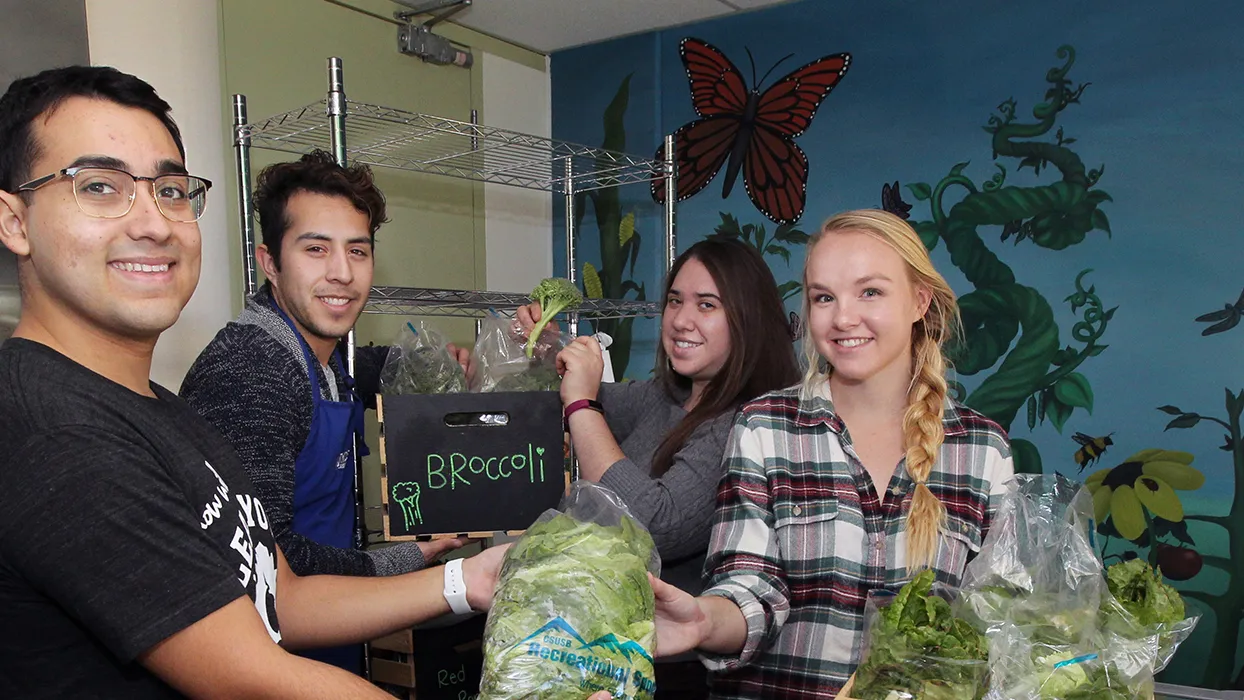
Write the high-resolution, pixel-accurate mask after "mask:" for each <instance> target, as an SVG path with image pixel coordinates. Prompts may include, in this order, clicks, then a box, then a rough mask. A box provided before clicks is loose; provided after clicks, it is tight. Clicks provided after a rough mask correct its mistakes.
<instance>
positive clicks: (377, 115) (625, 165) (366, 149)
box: [234, 100, 664, 192]
mask: <svg viewBox="0 0 1244 700" xmlns="http://www.w3.org/2000/svg"><path fill="white" fill-rule="evenodd" d="M345 124H346V139H345V141H346V158H347V159H348V160H349V161H350V162H355V163H366V164H368V165H374V166H380V167H386V168H398V169H401V170H413V171H416V172H425V173H433V174H437V175H448V176H450V177H458V178H464V179H468V180H479V181H483V182H495V183H500V184H504V185H514V186H517V187H526V188H529V189H536V190H545V191H549V192H565V191H566V189H567V172H566V163H567V162H569V163H570V164H571V168H572V170H571V172H572V175H571V179H572V183H571V184H572V185H573V189H574V191H576V192H578V191H586V190H595V189H600V188H602V187H613V186H615V185H626V184H632V183H638V182H650V181H651V180H652V177H653V175H654V174H657V173H660V172H662V168H663V167H664V166H663V164H662V163H661V162H659V161H656V160H652V159H648V158H640V157H638V156H633V155H629V154H626V153H620V152H617V151H609V150H605V149H601V148H591V147H589V146H581V145H578V144H574V143H568V142H565V141H554V140H552V139H547V138H544V137H541V136H532V135H530V134H523V133H519V132H516V131H507V130H505V129H495V128H492V127H488V126H482V125H479V124H470V123H468V122H460V121H455V120H453V119H446V118H444V117H435V116H430V115H427V114H419V113H417V112H406V111H403V110H400V109H393V108H390V107H380V106H378V105H372V104H366V103H363V102H352V101H347V102H346V119H345ZM237 129H238V132H237V133H236V134H235V135H234V137H235V138H236V139H238V140H240V141H242V142H245V140H246V139H249V141H250V145H251V146H252V147H255V148H265V149H269V150H275V151H285V152H288V153H299V154H302V153H307V152H310V151H312V150H314V149H317V148H318V149H323V150H327V151H331V150H332V147H331V143H330V133H331V127H330V122H329V118H328V101H327V100H320V101H319V102H315V103H313V104H310V105H308V106H306V107H302V108H300V109H295V110H291V111H289V112H285V113H283V114H278V115H276V116H274V117H270V118H268V119H265V120H263V121H260V122H255V123H253V124H247V125H243V126H240V127H237Z"/></svg>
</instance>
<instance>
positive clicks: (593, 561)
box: [479, 514, 656, 700]
mask: <svg viewBox="0 0 1244 700" xmlns="http://www.w3.org/2000/svg"><path fill="white" fill-rule="evenodd" d="M654 546H655V545H654V544H653V542H652V536H651V535H649V534H648V532H647V531H646V530H644V529H643V528H642V527H640V526H639V525H638V524H637V523H636V522H635V521H634V520H632V519H631V518H629V517H623V518H622V520H621V523H620V524H619V525H617V526H604V525H598V524H595V523H590V522H582V521H579V520H576V519H575V518H574V517H572V516H570V515H567V514H559V515H556V516H554V517H553V518H551V519H549V520H547V521H543V522H537V523H536V524H535V525H533V526H532V527H531V528H529V529H528V530H527V532H526V533H525V534H524V535H523V537H522V538H520V539H519V541H518V542H517V543H516V544H515V545H514V546H513V547H512V548H511V549H510V551H509V552H507V553H506V557H505V563H504V564H503V565H502V568H501V575H500V577H499V579H498V583H497V591H496V594H495V596H494V597H493V604H492V610H491V611H490V612H489V614H488V625H487V628H486V630H485V633H484V637H485V640H484V670H483V678H482V681H481V684H480V695H479V697H480V700H511V699H513V700H517V699H518V698H534V697H539V698H546V699H552V700H557V699H559V698H567V699H571V698H573V700H583V698H585V697H587V696H588V695H590V694H591V693H592V692H596V691H598V690H608V691H610V692H611V693H612V695H613V697H614V698H628V699H638V698H643V699H645V700H646V699H649V698H651V697H652V694H653V691H654V689H655V685H654V683H653V680H652V679H653V667H652V650H653V644H654V643H655V635H656V631H655V627H654V625H653V615H654V602H653V596H652V587H651V586H650V585H649V583H648V577H647V574H648V563H649V561H650V560H651V558H652V555H653V549H654Z"/></svg>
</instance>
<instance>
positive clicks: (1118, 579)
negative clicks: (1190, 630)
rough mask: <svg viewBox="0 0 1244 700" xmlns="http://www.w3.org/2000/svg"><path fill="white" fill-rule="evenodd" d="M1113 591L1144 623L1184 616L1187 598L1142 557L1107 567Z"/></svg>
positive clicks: (1124, 605)
mask: <svg viewBox="0 0 1244 700" xmlns="http://www.w3.org/2000/svg"><path fill="white" fill-rule="evenodd" d="M1106 585H1107V586H1108V587H1109V588H1110V594H1111V595H1112V596H1114V598H1115V600H1117V601H1119V604H1120V605H1122V606H1123V608H1124V609H1125V610H1127V611H1128V612H1129V613H1131V614H1132V615H1134V616H1135V617H1136V620H1137V621H1138V622H1139V623H1140V624H1141V625H1144V626H1146V627H1147V626H1149V625H1155V624H1162V623H1172V622H1179V621H1180V620H1182V619H1184V599H1183V598H1181V597H1180V595H1179V591H1176V590H1175V589H1174V588H1172V587H1171V586H1169V585H1167V584H1166V583H1163V581H1162V572H1161V571H1154V570H1153V569H1151V568H1149V564H1148V562H1146V561H1145V560H1144V559H1140V558H1139V557H1138V558H1136V559H1132V560H1131V561H1125V562H1120V563H1117V564H1113V565H1111V566H1110V567H1108V568H1107V569H1106Z"/></svg>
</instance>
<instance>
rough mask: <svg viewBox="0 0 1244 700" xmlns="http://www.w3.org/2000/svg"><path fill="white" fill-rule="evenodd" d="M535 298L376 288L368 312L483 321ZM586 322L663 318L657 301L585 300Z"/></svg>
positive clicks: (582, 312) (582, 308)
mask: <svg viewBox="0 0 1244 700" xmlns="http://www.w3.org/2000/svg"><path fill="white" fill-rule="evenodd" d="M530 303H531V297H529V296H527V295H525V294H514V293H510V292H473V291H466V290H458V289H420V288H415V287H372V288H371V297H370V298H369V299H368V300H367V308H366V311H367V313H373V314H399V315H403V316H456V317H459V318H483V317H485V316H486V315H487V314H488V312H489V311H490V310H496V311H499V312H509V311H510V310H511V309H516V308H518V307H519V306H522V305H524V304H530ZM578 313H579V319H580V320H582V321H591V320H600V319H606V318H628V317H632V316H659V315H660V314H661V305H660V304H659V303H657V302H655V301H615V300H612V299H584V300H583V305H582V306H580V307H579V309H578Z"/></svg>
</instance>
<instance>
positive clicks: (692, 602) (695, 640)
mask: <svg viewBox="0 0 1244 700" xmlns="http://www.w3.org/2000/svg"><path fill="white" fill-rule="evenodd" d="M648 581H649V583H651V584H652V593H653V594H654V595H655V596H656V626H657V648H656V656H658V657H661V656H673V655H674V654H681V653H683V652H685V651H690V650H692V649H695V648H696V647H698V646H700V644H701V642H703V641H704V640H705V639H706V638H707V637H708V630H709V628H710V627H711V620H709V618H708V614H707V613H706V610H705V608H704V606H702V605H700V601H699V599H698V598H695V597H694V596H692V595H691V594H690V593H687V592H686V591H683V590H682V589H680V588H677V587H675V586H671V585H670V584H668V583H666V582H664V581H662V580H661V579H659V578H657V577H655V576H653V575H652V574H648Z"/></svg>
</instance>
